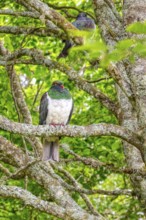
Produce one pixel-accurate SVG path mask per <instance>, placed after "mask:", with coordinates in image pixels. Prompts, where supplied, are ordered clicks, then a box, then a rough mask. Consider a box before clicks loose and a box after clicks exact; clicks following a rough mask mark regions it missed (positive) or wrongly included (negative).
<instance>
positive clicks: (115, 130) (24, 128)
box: [0, 116, 143, 153]
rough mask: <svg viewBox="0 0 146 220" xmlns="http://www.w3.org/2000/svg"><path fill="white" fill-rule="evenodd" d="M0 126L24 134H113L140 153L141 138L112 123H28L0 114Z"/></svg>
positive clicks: (87, 135)
mask: <svg viewBox="0 0 146 220" xmlns="http://www.w3.org/2000/svg"><path fill="white" fill-rule="evenodd" d="M0 128H1V129H3V130H6V131H9V132H13V133H17V134H22V135H26V136H31V135H34V136H39V137H50V136H69V137H90V136H96V137H97V136H114V137H118V138H121V139H122V140H125V141H127V142H128V143H130V144H132V145H134V146H135V147H137V148H138V149H139V150H140V151H141V153H142V150H143V149H142V139H141V137H140V136H139V135H137V134H136V133H134V132H132V131H131V130H129V129H127V128H124V127H122V126H118V125H114V124H104V123H101V124H97V125H96V124H93V125H88V126H77V125H74V126H52V125H50V126H49V125H38V126H35V125H29V124H23V123H17V122H13V121H10V120H8V119H7V118H5V117H3V116H0Z"/></svg>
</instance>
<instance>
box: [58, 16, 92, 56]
mask: <svg viewBox="0 0 146 220" xmlns="http://www.w3.org/2000/svg"><path fill="white" fill-rule="evenodd" d="M72 24H73V25H74V26H75V27H76V28H77V29H79V30H85V31H91V30H93V29H95V28H96V26H95V22H94V20H93V19H91V18H88V17H87V14H86V13H84V12H82V13H80V14H79V15H78V16H77V18H76V20H75V21H74V22H73V23H72ZM64 42H65V46H64V48H63V50H62V51H61V53H60V54H59V56H58V58H61V57H66V56H67V55H68V52H69V49H70V48H71V47H72V46H73V45H74V43H73V41H71V40H66V41H64Z"/></svg>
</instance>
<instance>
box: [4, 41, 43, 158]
mask: <svg viewBox="0 0 146 220" xmlns="http://www.w3.org/2000/svg"><path fill="white" fill-rule="evenodd" d="M0 54H1V55H2V56H3V57H6V56H7V55H8V56H11V54H10V53H9V51H7V50H6V48H5V47H4V46H3V44H2V42H0ZM6 70H7V73H8V76H9V78H10V85H11V90H12V95H13V98H14V102H15V105H16V106H17V107H18V109H19V111H20V113H21V115H22V117H23V119H24V122H26V123H28V124H31V123H32V118H31V114H30V111H29V109H28V107H27V105H26V102H25V99H24V96H23V93H22V88H21V85H20V80H19V78H18V76H17V74H16V72H15V70H14V66H13V65H6ZM30 140H31V142H32V143H33V145H35V147H36V149H37V154H38V156H41V154H42V145H41V142H40V141H39V140H38V139H37V138H36V137H30Z"/></svg>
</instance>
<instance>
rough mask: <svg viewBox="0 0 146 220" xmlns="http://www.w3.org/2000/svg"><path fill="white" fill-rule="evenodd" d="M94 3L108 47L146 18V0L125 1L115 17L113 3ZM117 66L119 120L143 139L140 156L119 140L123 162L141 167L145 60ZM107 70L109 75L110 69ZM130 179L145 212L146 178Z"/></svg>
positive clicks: (145, 106) (145, 117) (144, 159)
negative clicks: (122, 149)
mask: <svg viewBox="0 0 146 220" xmlns="http://www.w3.org/2000/svg"><path fill="white" fill-rule="evenodd" d="M94 6H95V14H96V18H97V22H98V25H99V27H100V30H101V35H102V37H103V38H104V40H105V41H106V43H107V44H108V45H110V46H111V45H113V46H114V45H115V44H116V42H117V41H119V40H120V39H124V38H127V37H131V36H132V35H131V34H130V35H129V36H128V34H127V33H126V31H125V27H126V26H127V25H129V24H131V23H133V22H137V21H144V20H145V19H146V0H134V1H133V0H125V1H124V2H123V19H120V18H119V17H118V15H117V11H116V9H115V7H114V4H113V3H111V2H109V1H104V0H99V1H96V0H95V1H94ZM99 8H100V10H99ZM101 11H102V12H101ZM105 17H106V20H105ZM107 27H108V28H107ZM111 33H114V34H111ZM140 37H142V36H140ZM117 69H118V71H119V77H120V80H121V84H120V85H119V83H118V82H117V78H116V76H115V77H114V78H115V80H116V83H117V84H118V85H116V90H117V98H118V102H119V105H120V109H121V112H120V115H119V123H120V124H121V125H123V126H125V127H126V128H129V129H131V130H132V131H136V132H137V133H138V134H140V135H141V137H142V139H143V140H144V141H143V142H144V144H143V146H142V148H143V156H142V155H141V153H140V151H139V150H138V149H136V148H135V147H133V146H132V145H130V144H127V142H123V148H124V153H125V158H126V162H127V164H128V166H129V167H130V168H132V169H144V168H145V162H146V144H145V143H146V132H145V127H146V60H145V59H142V58H140V57H136V61H135V63H134V64H133V63H130V62H129V61H127V60H126V61H125V60H124V61H122V62H120V63H118V64H117ZM109 73H110V75H112V74H113V73H112V70H111V69H110V70H109ZM131 182H132V185H133V187H134V190H135V191H136V194H137V197H138V199H139V201H140V202H141V204H142V207H143V209H144V212H145V214H146V178H145V177H142V176H137V175H136V174H133V175H132V176H131Z"/></svg>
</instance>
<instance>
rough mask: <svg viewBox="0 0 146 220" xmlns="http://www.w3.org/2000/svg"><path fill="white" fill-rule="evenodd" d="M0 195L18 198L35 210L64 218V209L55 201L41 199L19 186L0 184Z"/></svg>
mask: <svg viewBox="0 0 146 220" xmlns="http://www.w3.org/2000/svg"><path fill="white" fill-rule="evenodd" d="M0 196H2V197H6V198H9V197H10V198H16V199H20V200H21V201H23V202H24V204H25V205H29V206H31V207H33V208H34V209H36V210H39V211H43V212H45V213H48V214H51V215H54V216H56V217H58V218H63V219H65V216H66V210H65V209H64V208H62V207H60V206H58V205H56V204H55V203H50V202H47V201H44V200H41V199H40V198H38V197H36V196H34V195H33V194H32V193H30V192H28V191H27V190H24V189H22V188H20V187H16V186H6V185H1V186H0Z"/></svg>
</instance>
